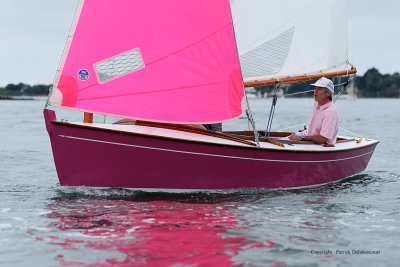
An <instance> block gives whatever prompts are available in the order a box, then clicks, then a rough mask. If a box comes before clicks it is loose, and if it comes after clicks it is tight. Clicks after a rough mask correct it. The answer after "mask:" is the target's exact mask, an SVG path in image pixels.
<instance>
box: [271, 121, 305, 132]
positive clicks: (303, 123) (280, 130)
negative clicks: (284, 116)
mask: <svg viewBox="0 0 400 267" xmlns="http://www.w3.org/2000/svg"><path fill="white" fill-rule="evenodd" d="M305 124H307V122H302V123H298V124H296V125H292V126H289V127H286V128H282V129H279V130H276V131H277V132H283V131H284V130H287V129H290V128H294V127H297V126H300V125H305Z"/></svg>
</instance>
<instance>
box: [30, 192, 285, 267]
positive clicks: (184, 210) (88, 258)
mask: <svg viewBox="0 0 400 267" xmlns="http://www.w3.org/2000/svg"><path fill="white" fill-rule="evenodd" d="M103 192H107V191H103ZM109 192H110V195H109V196H107V197H106V198H105V197H103V196H102V197H98V196H95V197H93V196H82V195H80V193H76V192H75V193H71V192H61V193H60V196H58V197H56V198H54V199H53V200H52V202H51V204H49V207H48V208H49V210H51V213H49V214H47V215H46V216H47V217H48V218H50V219H52V220H54V221H53V222H52V223H51V224H50V225H49V228H50V229H51V231H50V232H51V234H49V233H46V234H45V235H43V232H38V231H36V232H35V231H31V234H32V235H34V236H35V237H36V238H37V239H38V240H42V241H46V242H48V243H49V244H51V245H55V246H58V247H59V248H60V253H59V254H58V256H57V258H58V261H59V262H60V263H61V264H62V265H64V266H242V263H241V262H238V261H237V260H235V257H236V256H237V255H239V254H240V253H241V252H242V251H250V250H254V249H269V248H272V247H274V246H275V245H276V244H275V243H274V242H272V241H265V242H258V241H254V240H252V239H251V238H249V237H248V236H246V235H240V234H238V233H239V232H238V231H240V230H243V229H245V228H246V226H245V225H246V223H244V222H243V220H242V219H241V218H239V216H238V215H237V213H235V212H232V211H234V210H237V206H236V205H235V204H231V203H232V201H231V200H232V199H235V198H236V201H238V199H237V198H239V200H240V198H241V197H242V196H243V194H204V193H197V194H166V193H143V192H132V191H131V194H133V195H134V196H128V197H126V196H124V197H121V196H119V197H118V196H117V195H116V194H115V192H116V191H115V190H114V191H113V190H111V191H109ZM119 193H123V194H125V193H126V192H124V191H119ZM172 199H173V200H172ZM83 251H84V253H83ZM241 261H243V260H241ZM271 264H272V265H271ZM282 264H283V263H280V262H275V263H271V262H269V263H268V264H263V265H261V266H281V265H282ZM249 266H252V265H249Z"/></svg>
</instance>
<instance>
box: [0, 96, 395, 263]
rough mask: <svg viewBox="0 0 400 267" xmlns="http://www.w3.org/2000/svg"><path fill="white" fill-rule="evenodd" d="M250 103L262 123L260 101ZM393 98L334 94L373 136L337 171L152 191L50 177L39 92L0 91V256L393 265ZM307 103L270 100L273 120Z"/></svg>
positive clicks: (16, 259)
mask: <svg viewBox="0 0 400 267" xmlns="http://www.w3.org/2000/svg"><path fill="white" fill-rule="evenodd" d="M251 104H252V108H253V113H254V116H255V118H256V120H257V122H258V125H257V127H258V128H260V129H262V128H263V127H265V124H266V122H267V117H266V116H267V115H266V114H267V111H269V108H270V100H269V99H251ZM399 104H400V101H399V100H398V99H396V100H381V99H379V100H369V99H358V100H356V101H346V100H343V101H340V100H339V101H338V103H337V106H338V109H339V111H340V120H341V126H342V127H343V128H345V129H348V130H351V131H353V132H355V133H357V134H359V135H362V136H367V137H370V138H374V139H379V140H380V141H381V143H380V144H379V145H378V147H377V150H376V152H375V154H374V155H373V157H372V160H371V162H370V164H369V166H368V168H367V170H366V171H365V172H364V173H362V174H359V175H357V176H355V177H353V178H351V179H348V180H345V181H343V182H340V183H336V184H331V185H326V186H321V187H316V188H311V189H301V190H289V191H288V190H274V191H273V190H265V189H254V190H230V191H211V192H195V193H193V192H192V193H165V192H164V193H160V192H142V191H135V190H125V189H93V188H92V189H91V188H83V187H74V188H67V187H60V186H59V184H58V179H57V174H56V171H55V168H54V163H53V158H52V154H51V147H50V144H49V139H48V136H47V133H46V131H45V126H44V121H43V118H42V108H43V106H44V101H0V266H32V267H33V266H104V267H105V266H275V267H276V266H398V263H399V260H400V253H399V251H400V223H399V221H400V209H399V203H400V177H399V176H400V164H399V163H400V156H399V154H400V153H399V152H400V142H399V141H398V136H399V133H400V127H399V123H400V105H399ZM311 110H312V100H311V99H281V100H279V101H278V107H277V109H276V112H275V120H274V124H273V128H274V129H281V128H285V127H286V126H292V125H295V124H298V123H301V122H306V121H307V120H308V117H309V115H310V113H311ZM73 116H75V115H73ZM97 119H98V120H102V117H100V118H97ZM246 125H247V123H246V121H245V120H238V121H236V122H234V123H229V124H226V125H225V126H224V127H225V129H236V128H240V127H246ZM298 128H300V126H298ZM343 133H344V134H346V132H343ZM188 179H190V177H188ZM365 253H379V254H365Z"/></svg>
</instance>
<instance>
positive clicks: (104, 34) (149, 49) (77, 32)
mask: <svg viewBox="0 0 400 267" xmlns="http://www.w3.org/2000/svg"><path fill="white" fill-rule="evenodd" d="M243 97H244V89H243V78H242V75H241V71H240V64H239V57H238V53H237V46H236V43H235V36H234V30H233V23H232V15H231V11H230V2H229V0H218V1H215V0H190V1H187V0H168V1H165V0H146V1H142V0H85V1H81V3H80V6H79V8H78V12H77V14H76V18H75V22H74V26H73V27H72V30H71V33H70V37H69V41H68V43H67V47H66V49H65V54H64V57H63V60H62V62H61V64H60V68H59V72H58V74H57V77H56V80H55V83H54V86H53V91H52V94H51V96H50V99H49V103H50V104H51V105H55V106H62V107H66V108H72V109H78V110H82V111H89V112H94V113H101V114H109V115H117V116H123V117H131V118H136V119H144V120H150V121H161V122H175V123H213V122H221V121H226V120H230V119H233V118H236V117H238V116H240V115H241V114H242V111H243V109H242V101H243Z"/></svg>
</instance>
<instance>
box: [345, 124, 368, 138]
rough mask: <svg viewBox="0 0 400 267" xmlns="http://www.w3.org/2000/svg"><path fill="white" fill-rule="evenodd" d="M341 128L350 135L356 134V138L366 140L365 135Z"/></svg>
mask: <svg viewBox="0 0 400 267" xmlns="http://www.w3.org/2000/svg"><path fill="white" fill-rule="evenodd" d="M339 128H340V129H341V130H343V131H345V132H348V133H351V134H354V135H355V136H358V137H360V138H364V135H361V134H358V133H355V132H352V131H350V130H347V129H345V128H343V127H340V126H339Z"/></svg>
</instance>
